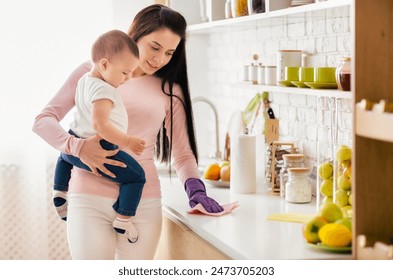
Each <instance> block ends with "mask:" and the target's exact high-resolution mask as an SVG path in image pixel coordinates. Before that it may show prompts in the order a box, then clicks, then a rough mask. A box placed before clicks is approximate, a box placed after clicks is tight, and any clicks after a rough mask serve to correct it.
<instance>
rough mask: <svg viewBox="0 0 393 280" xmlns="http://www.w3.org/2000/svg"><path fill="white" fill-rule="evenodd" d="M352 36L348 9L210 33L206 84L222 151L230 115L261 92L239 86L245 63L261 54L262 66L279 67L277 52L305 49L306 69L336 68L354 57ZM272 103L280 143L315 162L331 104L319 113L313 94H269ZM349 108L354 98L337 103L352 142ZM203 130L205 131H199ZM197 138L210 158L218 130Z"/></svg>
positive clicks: (342, 135) (341, 132)
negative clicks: (285, 142)
mask: <svg viewBox="0 0 393 280" xmlns="http://www.w3.org/2000/svg"><path fill="white" fill-rule="evenodd" d="M350 32H351V30H350V11H349V8H347V7H346V8H334V9H329V10H326V11H315V12H308V13H304V14H298V15H291V16H287V17H283V18H274V19H265V20H261V22H258V23H257V24H256V25H255V26H253V27H251V28H250V27H247V28H246V27H244V28H239V27H238V28H237V29H235V28H232V29H230V28H225V29H222V30H220V31H219V32H216V33H213V34H210V35H208V36H209V38H208V40H207V42H208V43H207V44H208V45H207V48H208V51H207V54H208V85H207V91H206V92H205V93H204V95H206V96H208V97H209V98H210V99H211V100H212V101H213V102H214V103H215V104H217V108H218V111H219V116H220V138H221V140H220V142H221V148H222V147H223V145H224V139H225V133H226V131H227V126H228V121H229V118H230V116H231V114H232V112H233V111H234V110H243V109H244V108H245V106H246V104H247V103H248V101H249V100H250V99H251V98H252V97H253V96H254V95H255V94H256V93H257V92H258V90H259V89H258V88H257V87H244V86H240V85H239V84H237V82H239V81H241V79H242V67H243V65H246V64H249V63H250V62H251V61H252V55H253V54H258V55H259V57H260V60H259V62H262V63H263V64H265V65H269V64H270V65H275V64H276V53H277V51H278V50H279V49H302V50H303V51H304V53H306V54H307V56H306V58H305V60H304V63H305V65H308V66H337V65H338V64H339V61H340V57H341V56H344V55H352V53H351V50H352V45H353V44H352V42H351V34H350ZM270 99H271V100H272V104H271V106H272V108H273V110H274V112H275V115H276V117H277V118H279V119H280V137H281V139H290V140H294V141H297V143H298V145H299V148H300V150H301V151H302V152H304V153H305V154H306V155H307V156H308V157H309V159H310V164H311V162H312V161H313V160H315V158H316V141H317V140H318V141H321V140H322V141H324V140H327V139H328V137H329V135H330V131H331V121H330V120H331V111H330V110H329V106H328V105H329V101H328V100H327V99H323V100H321V106H320V109H319V110H317V98H316V97H313V96H306V95H295V94H289V93H277V92H271V93H270ZM351 104H352V103H351V101H350V100H342V101H340V102H339V118H338V139H339V140H340V141H350V140H351V138H352V109H351ZM317 112H319V113H318V114H319V115H318V116H317ZM195 114H196V115H195V119H196V122H197V125H198V126H199V125H200V123H201V121H200V120H201V119H203V118H212V117H211V116H209V115H206V114H205V112H204V113H201V112H198V110H196V112H195ZM317 119H319V123H318V125H317ZM205 121H206V119H205ZM198 122H199V124H198ZM198 130H199V133H198ZM203 130H205V131H207V132H201V131H203ZM317 134H318V136H317ZM197 135H198V142H199V150H200V155H201V156H202V157H203V156H206V155H209V154H212V153H213V151H214V147H212V145H211V144H209V143H214V126H213V125H205V126H204V127H203V129H201V128H200V127H199V128H198V129H197ZM206 137H207V138H209V137H210V139H206ZM201 143H202V144H201Z"/></svg>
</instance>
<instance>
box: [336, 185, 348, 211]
mask: <svg viewBox="0 0 393 280" xmlns="http://www.w3.org/2000/svg"><path fill="white" fill-rule="evenodd" d="M335 195H336V200H335V203H336V204H337V205H338V207H344V206H345V205H348V194H347V192H346V191H344V190H342V189H338V190H336V192H335Z"/></svg>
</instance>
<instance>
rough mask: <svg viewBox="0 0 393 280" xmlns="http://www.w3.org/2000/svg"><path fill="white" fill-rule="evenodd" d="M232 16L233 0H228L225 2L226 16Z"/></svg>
mask: <svg viewBox="0 0 393 280" xmlns="http://www.w3.org/2000/svg"><path fill="white" fill-rule="evenodd" d="M231 17H232V7H231V0H226V2H225V18H231Z"/></svg>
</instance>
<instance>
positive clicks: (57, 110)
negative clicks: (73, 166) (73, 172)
mask: <svg viewBox="0 0 393 280" xmlns="http://www.w3.org/2000/svg"><path fill="white" fill-rule="evenodd" d="M90 68H91V64H90V63H89V62H85V63H83V64H82V65H80V66H79V67H78V68H76V69H75V70H74V71H73V72H72V73H71V75H70V76H69V77H68V79H67V80H66V81H65V83H64V84H63V86H62V87H61V88H60V89H59V90H58V92H57V93H56V95H55V96H54V97H53V98H52V99H51V100H50V101H49V103H48V104H47V105H46V106H45V108H44V109H43V110H42V111H41V112H40V113H39V114H38V116H37V117H36V118H35V121H34V125H33V131H34V132H35V133H36V134H38V136H40V137H41V138H42V139H44V140H45V141H46V142H47V143H48V144H49V145H51V146H52V147H53V148H55V149H56V150H59V151H61V152H63V153H66V154H70V155H73V156H76V157H79V152H80V149H81V147H82V145H83V139H80V138H77V137H74V136H72V135H70V134H69V133H68V132H66V131H65V130H64V129H63V128H62V126H61V125H60V121H61V120H62V119H63V118H64V116H65V115H66V114H67V113H68V112H69V111H70V110H71V109H72V108H73V107H74V106H75V101H74V99H75V89H76V86H77V83H78V80H79V79H80V77H82V76H83V75H84V74H85V73H86V72H88V71H90Z"/></svg>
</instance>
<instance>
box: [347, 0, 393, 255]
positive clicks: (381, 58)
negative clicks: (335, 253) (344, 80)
mask: <svg viewBox="0 0 393 280" xmlns="http://www.w3.org/2000/svg"><path fill="white" fill-rule="evenodd" d="M353 9H354V10H353V12H354V15H355V17H354V26H355V34H354V42H355V47H356V49H355V63H354V65H355V71H354V72H355V73H354V74H355V79H354V81H353V82H354V84H353V85H354V89H355V90H354V92H355V98H354V102H355V104H357V103H358V102H360V101H361V100H362V99H368V100H372V101H375V102H378V101H379V100H381V99H385V100H387V101H393V47H392V46H393V16H392V11H393V1H391V0H380V1H369V0H356V1H355V5H354V7H353ZM366 18H367V20H365V19H366ZM369 113H370V114H369ZM388 117H389V116H386V115H382V114H381V115H377V114H376V113H371V112H364V111H361V110H356V115H355V118H354V127H355V128H356V130H355V135H354V149H355V150H354V151H355V168H354V169H352V170H354V171H355V173H354V176H355V192H354V193H355V200H354V211H355V220H354V227H355V230H354V236H355V237H359V236H365V237H366V238H367V240H370V243H371V244H370V246H373V244H372V243H376V242H382V243H384V244H387V245H389V244H392V242H393V218H392V213H393V172H392V166H393V142H392V139H393V138H392V127H393V125H392V122H391V121H390V118H388ZM354 240H356V239H354ZM354 249H355V250H354V256H355V258H362V257H363V255H362V249H361V248H360V247H359V246H356V244H355V246H354Z"/></svg>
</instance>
